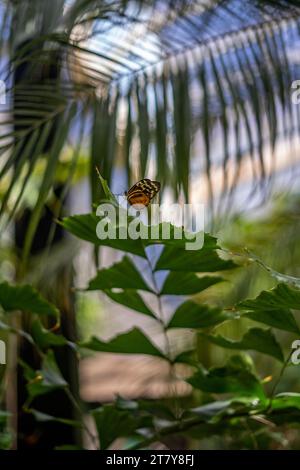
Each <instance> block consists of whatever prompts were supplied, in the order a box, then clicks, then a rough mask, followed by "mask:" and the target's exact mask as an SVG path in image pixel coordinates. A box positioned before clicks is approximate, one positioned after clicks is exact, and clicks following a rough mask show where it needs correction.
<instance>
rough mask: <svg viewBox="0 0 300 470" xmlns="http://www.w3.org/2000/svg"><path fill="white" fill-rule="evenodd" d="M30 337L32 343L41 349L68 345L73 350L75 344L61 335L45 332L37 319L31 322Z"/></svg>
mask: <svg viewBox="0 0 300 470" xmlns="http://www.w3.org/2000/svg"><path fill="white" fill-rule="evenodd" d="M31 336H32V338H33V340H34V342H35V343H36V344H37V345H38V346H39V348H41V349H47V348H49V347H50V346H65V345H69V346H71V347H72V348H75V347H76V345H75V343H72V342H71V341H68V340H67V338H65V337H64V336H62V335H59V334H56V333H53V332H52V331H49V330H47V329H46V328H44V327H43V325H42V323H41V322H40V320H39V319H36V320H35V321H33V322H32V326H31Z"/></svg>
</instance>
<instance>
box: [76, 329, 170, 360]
mask: <svg viewBox="0 0 300 470" xmlns="http://www.w3.org/2000/svg"><path fill="white" fill-rule="evenodd" d="M80 346H81V347H83V348H87V349H91V350H93V351H101V352H110V353H120V354H147V355H150V356H158V357H164V355H163V353H162V352H161V351H159V350H158V349H157V348H156V347H155V346H154V345H153V344H152V343H151V342H150V340H149V339H148V338H147V336H145V335H144V333H142V332H141V331H140V330H139V329H138V328H133V329H132V330H129V331H127V332H126V333H122V334H120V335H118V336H116V337H115V338H113V339H111V340H110V341H107V342H104V341H101V340H100V339H98V338H95V337H92V338H91V339H90V340H89V341H88V342H86V343H81V344H80Z"/></svg>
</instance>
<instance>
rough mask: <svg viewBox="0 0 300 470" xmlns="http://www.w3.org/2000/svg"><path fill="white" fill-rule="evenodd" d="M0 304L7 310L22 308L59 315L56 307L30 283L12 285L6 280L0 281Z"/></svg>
mask: <svg viewBox="0 0 300 470" xmlns="http://www.w3.org/2000/svg"><path fill="white" fill-rule="evenodd" d="M0 304H1V306H2V308H3V309H4V310H5V311H7V312H9V311H13V310H22V311H28V312H32V313H37V314H39V315H53V316H55V317H58V316H59V311H58V309H57V308H56V307H55V306H54V305H53V304H51V303H50V302H48V301H47V300H46V299H44V298H43V297H42V296H41V295H40V294H39V293H38V292H37V291H36V290H35V289H34V288H33V287H32V286H30V285H16V286H13V285H10V284H8V282H2V283H1V284H0Z"/></svg>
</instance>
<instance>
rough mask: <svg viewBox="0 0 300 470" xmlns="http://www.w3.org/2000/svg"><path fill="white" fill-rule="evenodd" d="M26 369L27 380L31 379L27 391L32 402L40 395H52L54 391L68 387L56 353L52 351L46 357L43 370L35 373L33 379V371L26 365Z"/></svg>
mask: <svg viewBox="0 0 300 470" xmlns="http://www.w3.org/2000/svg"><path fill="white" fill-rule="evenodd" d="M25 367H26V369H27V378H28V379H29V382H28V383H27V391H28V396H29V399H30V400H32V399H33V398H35V397H38V396H40V395H45V394H46V393H50V392H52V391H53V390H57V389H60V388H67V387H68V384H67V382H66V381H65V379H64V378H63V376H62V374H61V372H60V370H59V368H58V366H57V363H56V360H55V356H54V353H53V351H51V350H49V351H48V352H47V354H46V355H45V357H44V359H43V362H42V368H41V370H39V371H33V372H34V377H32V369H31V368H28V366H26V365H25Z"/></svg>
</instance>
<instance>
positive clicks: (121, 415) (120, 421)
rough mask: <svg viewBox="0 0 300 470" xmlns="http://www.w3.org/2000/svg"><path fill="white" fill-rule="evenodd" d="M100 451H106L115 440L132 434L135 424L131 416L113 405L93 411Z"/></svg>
mask: <svg viewBox="0 0 300 470" xmlns="http://www.w3.org/2000/svg"><path fill="white" fill-rule="evenodd" d="M92 415H93V417H94V420H95V423H96V427H97V432H98V436H99V441H100V448H101V450H105V449H107V448H108V447H109V446H110V445H111V444H112V443H113V442H114V441H115V439H117V438H119V437H126V436H129V435H130V434H131V433H133V432H134V430H135V429H136V426H137V422H136V420H135V419H134V417H133V416H132V414H131V413H130V412H128V411H125V410H120V409H117V408H116V407H115V406H114V405H104V406H103V407H101V408H98V409H96V410H93V412H92Z"/></svg>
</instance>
